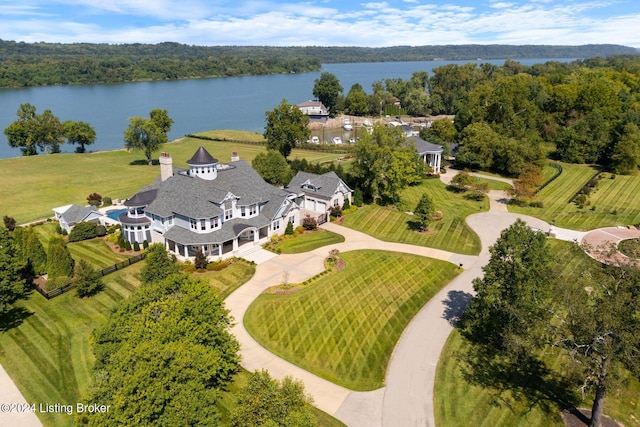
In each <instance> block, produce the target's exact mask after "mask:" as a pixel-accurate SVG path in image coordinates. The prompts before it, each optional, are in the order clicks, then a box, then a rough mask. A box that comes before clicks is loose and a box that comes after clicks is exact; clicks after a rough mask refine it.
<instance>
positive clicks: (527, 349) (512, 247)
mask: <svg viewBox="0 0 640 427" xmlns="http://www.w3.org/2000/svg"><path fill="white" fill-rule="evenodd" d="M546 239H547V237H546V236H545V235H544V234H542V233H538V232H535V231H533V230H532V229H531V228H530V227H529V226H528V225H527V224H526V223H525V222H524V221H522V220H520V219H518V220H517V221H516V222H515V223H514V224H512V225H511V226H510V227H509V228H507V229H506V230H503V231H502V233H501V235H500V238H498V240H497V241H496V242H495V243H494V244H493V246H491V247H490V248H489V252H490V253H491V258H490V260H489V263H488V264H487V265H486V266H485V267H483V271H484V277H483V278H477V279H475V280H474V281H473V288H474V290H475V291H476V294H477V295H476V296H475V297H474V298H473V299H472V300H471V303H470V304H469V306H468V307H467V310H466V312H465V313H464V316H463V318H462V322H461V331H462V334H463V336H464V337H465V338H467V339H469V340H470V341H471V342H473V343H475V344H476V345H478V346H481V347H483V348H485V349H486V350H487V351H488V352H489V353H494V354H505V355H508V356H510V357H511V358H512V359H515V360H519V359H523V358H524V359H526V358H527V357H529V355H530V354H531V349H532V347H533V348H539V345H540V340H538V339H537V338H536V337H537V335H538V334H539V332H540V331H541V330H543V329H546V328H547V327H548V326H549V318H550V313H549V311H548V310H547V308H548V305H549V303H550V297H549V291H548V287H547V283H548V281H549V279H550V278H551V277H553V274H552V271H551V268H550V264H549V261H550V253H549V249H548V247H547V246H546Z"/></svg>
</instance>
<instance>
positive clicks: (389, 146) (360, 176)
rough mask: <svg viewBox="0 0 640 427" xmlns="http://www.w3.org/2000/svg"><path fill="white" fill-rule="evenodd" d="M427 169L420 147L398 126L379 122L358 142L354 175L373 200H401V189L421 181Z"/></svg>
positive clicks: (353, 168)
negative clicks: (418, 152)
mask: <svg viewBox="0 0 640 427" xmlns="http://www.w3.org/2000/svg"><path fill="white" fill-rule="evenodd" d="M423 172H424V166H423V163H422V162H421V161H420V159H419V158H418V154H417V152H416V147H415V146H414V145H412V144H409V143H407V140H406V137H405V136H404V133H403V132H402V131H401V130H400V129H398V128H387V127H384V126H382V125H376V126H375V127H374V128H373V132H372V133H371V135H370V134H368V133H364V134H363V135H362V137H361V139H360V140H359V141H357V142H356V144H355V148H354V163H353V166H352V175H353V177H354V178H355V180H356V184H357V186H358V188H360V189H361V190H362V191H363V192H366V193H365V195H366V197H367V198H368V199H369V200H382V201H383V202H391V203H394V202H397V201H398V200H399V197H400V190H402V189H403V188H405V187H407V186H408V185H410V184H415V183H418V182H420V180H421V179H422V176H423Z"/></svg>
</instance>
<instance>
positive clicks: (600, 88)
mask: <svg viewBox="0 0 640 427" xmlns="http://www.w3.org/2000/svg"><path fill="white" fill-rule="evenodd" d="M639 82H640V56H638V55H633V56H610V57H607V58H590V59H585V60H576V61H573V62H570V63H564V62H555V61H550V62H547V63H544V64H535V65H532V66H525V65H522V64H520V63H519V62H516V61H510V60H507V61H505V63H504V65H502V66H497V65H492V64H488V63H482V64H478V63H467V64H464V65H457V64H447V65H444V66H441V67H436V68H434V69H433V71H432V74H431V75H429V74H428V73H427V72H425V71H418V72H415V73H414V74H413V75H412V76H411V78H409V79H384V80H383V81H376V82H374V83H373V84H372V87H371V92H370V93H367V92H366V91H365V89H364V88H363V87H362V85H360V84H359V83H355V84H353V85H352V86H351V88H350V89H349V91H348V92H347V93H346V94H345V93H344V89H343V87H342V86H341V85H340V82H339V80H338V79H337V77H336V76H335V75H333V74H331V73H322V74H321V76H320V78H319V79H317V80H316V81H315V85H314V88H313V93H314V95H315V96H316V97H317V98H318V99H319V100H320V101H321V102H323V103H324V104H325V106H327V107H328V108H329V109H330V113H331V114H334V115H335V114H339V113H344V114H349V115H354V116H381V115H383V114H392V115H394V116H395V115H397V114H402V115H410V116H414V117H424V116H429V115H440V114H447V115H453V116H455V119H454V121H453V122H452V123H450V122H449V121H442V122H440V123H438V122H435V123H432V126H431V127H430V128H428V129H426V130H424V132H423V133H422V137H423V138H425V139H428V140H430V141H433V142H437V143H441V144H443V145H445V146H446V145H447V144H450V143H456V144H460V151H459V152H458V154H457V156H456V161H457V163H459V164H460V165H462V166H463V167H469V168H475V169H485V170H494V171H496V172H500V173H503V174H507V175H510V176H517V175H519V174H520V172H521V171H522V170H523V168H524V166H525V165H527V164H538V165H542V163H543V161H544V159H545V158H546V157H547V156H548V155H551V156H552V157H554V158H556V159H558V160H561V161H564V162H570V163H590V164H594V163H595V164H600V165H603V166H605V167H608V168H610V169H611V170H613V171H615V172H617V173H630V172H632V171H634V170H636V169H637V166H638V165H639V164H640V131H639V129H638V126H639V125H640V83H639Z"/></svg>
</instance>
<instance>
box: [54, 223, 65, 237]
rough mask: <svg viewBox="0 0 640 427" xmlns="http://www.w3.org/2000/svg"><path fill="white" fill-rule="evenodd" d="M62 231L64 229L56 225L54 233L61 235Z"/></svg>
mask: <svg viewBox="0 0 640 427" xmlns="http://www.w3.org/2000/svg"><path fill="white" fill-rule="evenodd" d="M63 231H64V228H62V226H61V225H60V224H57V225H56V233H58V234H60V235H62V232H63Z"/></svg>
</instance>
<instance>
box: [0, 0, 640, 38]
mask: <svg viewBox="0 0 640 427" xmlns="http://www.w3.org/2000/svg"><path fill="white" fill-rule="evenodd" d="M0 39H3V40H15V41H24V42H38V41H46V42H60V43H73V42H92V43H159V42H163V41H174V42H179V43H186V44H194V45H271V46H294V45H295V46H308V45H317V46H370V47H380V46H397V45H413V46H417V45H442V44H554V45H560V44H566V45H580V44H589V43H613V44H622V45H626V46H633V47H637V48H640V1H638V0H582V1H577V0H526V1H516V0H514V1H509V0H487V1H485V0H479V1H472V0H450V1H442V0H387V1H375V0H374V1H355V0H317V1H315V0H311V1H276V0H20V1H17V0H14V1H6V0H0Z"/></svg>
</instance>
